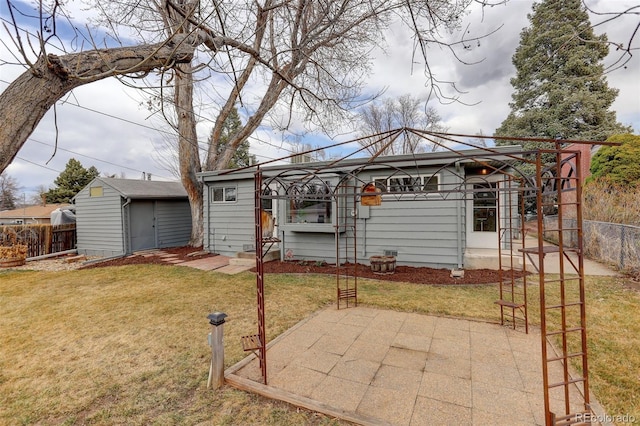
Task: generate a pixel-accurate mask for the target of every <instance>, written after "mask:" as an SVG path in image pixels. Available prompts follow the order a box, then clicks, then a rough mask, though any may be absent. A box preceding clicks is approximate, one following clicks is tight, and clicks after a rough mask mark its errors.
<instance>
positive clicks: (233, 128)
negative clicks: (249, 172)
mask: <svg viewBox="0 0 640 426" xmlns="http://www.w3.org/2000/svg"><path fill="white" fill-rule="evenodd" d="M240 130H242V121H241V120H240V115H238V109H237V108H235V107H234V108H233V109H232V110H231V112H230V113H229V115H228V116H227V118H226V119H225V120H224V122H223V124H222V130H221V131H220V135H219V139H218V141H217V143H216V146H217V149H218V155H220V154H222V153H223V152H224V151H225V150H226V149H227V146H228V145H229V142H230V141H231V140H233V138H234V137H235V136H236V135H237V134H238V132H240ZM255 163H256V156H255V155H251V154H250V153H249V141H248V140H247V139H245V140H244V141H242V142H240V145H238V148H237V149H236V152H235V153H234V154H233V157H231V161H230V162H229V165H228V168H230V169H235V168H238V167H246V166H250V165H252V164H255Z"/></svg>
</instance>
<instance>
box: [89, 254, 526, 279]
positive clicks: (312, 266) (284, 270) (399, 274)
mask: <svg viewBox="0 0 640 426" xmlns="http://www.w3.org/2000/svg"><path fill="white" fill-rule="evenodd" d="M201 250H202V248H198V247H172V248H166V249H162V252H164V253H170V254H173V255H175V257H174V258H177V259H180V260H183V261H189V260H194V259H201V258H203V257H211V256H217V255H216V254H210V253H202V252H201ZM142 264H156V265H169V264H170V263H168V262H167V260H166V258H165V257H162V256H159V255H157V254H153V252H146V253H145V252H143V253H140V254H133V255H131V256H126V257H122V258H118V259H112V260H107V261H104V262H98V263H93V264H89V265H86V266H83V267H82V269H90V268H102V267H106V266H123V265H142ZM356 268H357V272H358V277H359V278H371V279H376V280H382V281H401V282H409V283H414V284H432V285H433V284H435V285H470V284H493V283H497V282H499V281H500V276H499V271H496V270H492V269H467V270H465V271H464V278H451V271H450V270H449V269H433V268H426V267H424V268H416V267H412V266H396V268H395V272H394V273H393V274H386V275H380V274H374V273H373V272H371V268H370V267H369V265H363V264H358V265H357V266H356ZM251 271H253V272H255V268H254V269H251ZM353 271H354V267H353V265H343V266H342V267H341V268H340V273H342V274H348V275H353ZM264 272H265V273H266V274H328V275H335V273H336V268H335V265H330V264H327V263H324V262H310V261H272V262H267V263H265V264H264ZM503 274H505V276H510V275H506V274H510V272H509V271H504V272H503ZM522 275H523V273H522V271H514V276H515V277H517V278H520V277H522Z"/></svg>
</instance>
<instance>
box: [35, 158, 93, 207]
mask: <svg viewBox="0 0 640 426" xmlns="http://www.w3.org/2000/svg"><path fill="white" fill-rule="evenodd" d="M99 175H100V172H98V170H97V169H96V168H95V167H94V166H91V167H89V168H88V169H85V168H84V167H83V166H82V164H81V163H80V162H79V161H78V160H76V159H75V158H72V159H70V160H69V161H68V162H67V165H66V166H65V169H64V170H63V171H62V172H61V173H60V174H59V175H58V177H57V178H56V180H55V181H53V183H55V184H56V188H53V189H50V190H49V191H48V192H47V193H46V197H47V202H48V203H68V202H70V201H71V198H73V197H74V196H75V195H76V194H77V193H78V192H80V190H81V189H82V188H84V187H85V186H87V185H88V184H89V182H91V181H92V180H93V179H95V178H96V177H98V176H99Z"/></svg>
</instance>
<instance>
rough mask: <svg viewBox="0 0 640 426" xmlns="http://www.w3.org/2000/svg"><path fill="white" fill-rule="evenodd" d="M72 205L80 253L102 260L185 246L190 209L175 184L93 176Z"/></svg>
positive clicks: (183, 194)
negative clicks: (102, 258) (132, 253)
mask: <svg viewBox="0 0 640 426" xmlns="http://www.w3.org/2000/svg"><path fill="white" fill-rule="evenodd" d="M73 201H74V203H75V205H76V224H77V235H78V253H80V254H88V255H98V256H105V257H107V256H115V255H122V254H129V253H131V252H133V251H136V250H144V249H152V248H162V247H175V246H182V245H186V244H187V243H188V242H189V238H190V235H191V209H190V207H189V201H188V199H187V193H186V191H185V190H184V188H183V187H182V184H181V183H180V182H159V181H147V180H132V179H115V178H104V177H97V178H95V179H94V180H92V181H91V183H89V184H88V185H87V186H86V187H84V188H83V189H82V190H81V191H80V192H79V193H78V194H77V195H76V196H75V197H74V198H73Z"/></svg>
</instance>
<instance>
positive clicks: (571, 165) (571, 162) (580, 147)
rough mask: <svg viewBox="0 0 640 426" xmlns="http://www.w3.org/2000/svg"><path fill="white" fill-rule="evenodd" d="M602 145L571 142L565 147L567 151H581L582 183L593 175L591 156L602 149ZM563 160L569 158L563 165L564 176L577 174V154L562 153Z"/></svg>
mask: <svg viewBox="0 0 640 426" xmlns="http://www.w3.org/2000/svg"><path fill="white" fill-rule="evenodd" d="M600 147H601V145H587V144H574V143H572V144H569V145H567V146H566V147H564V149H565V150H567V151H574V152H575V151H578V152H580V169H581V170H580V177H581V179H582V183H584V182H585V180H587V178H588V177H589V176H591V170H590V167H591V157H592V156H593V155H595V153H596V152H597V151H598V149H600ZM561 157H562V159H563V160H568V162H567V163H566V164H564V165H563V166H562V176H564V177H573V176H576V167H577V166H576V156H575V154H568V153H567V154H562V155H561Z"/></svg>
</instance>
